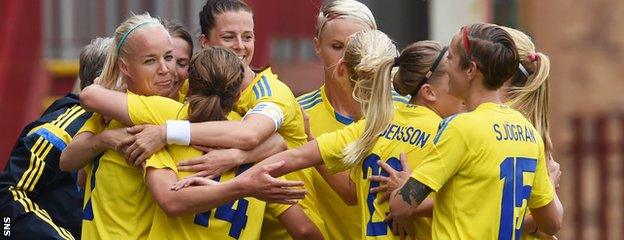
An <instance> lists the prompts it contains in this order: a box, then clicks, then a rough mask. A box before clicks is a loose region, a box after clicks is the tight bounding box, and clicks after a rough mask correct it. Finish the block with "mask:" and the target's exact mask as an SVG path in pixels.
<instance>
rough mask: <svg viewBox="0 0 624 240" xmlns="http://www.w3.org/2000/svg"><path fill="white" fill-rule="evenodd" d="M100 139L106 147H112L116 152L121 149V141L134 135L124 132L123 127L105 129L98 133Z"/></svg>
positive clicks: (130, 139) (131, 138)
mask: <svg viewBox="0 0 624 240" xmlns="http://www.w3.org/2000/svg"><path fill="white" fill-rule="evenodd" d="M98 137H99V138H100V141H101V142H102V143H103V144H104V146H105V147H106V148H108V149H113V150H115V151H117V152H121V151H122V147H123V143H124V142H126V141H132V140H133V139H134V136H132V134H129V133H127V132H126V130H125V129H123V128H118V129H107V130H104V131H102V133H100V134H98Z"/></svg>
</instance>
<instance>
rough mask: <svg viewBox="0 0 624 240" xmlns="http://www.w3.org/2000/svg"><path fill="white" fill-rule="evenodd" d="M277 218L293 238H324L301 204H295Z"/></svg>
mask: <svg viewBox="0 0 624 240" xmlns="http://www.w3.org/2000/svg"><path fill="white" fill-rule="evenodd" d="M277 220H278V221H279V222H280V223H281V224H282V226H284V228H286V231H288V233H289V234H290V236H292V237H293V239H296V240H300V239H323V235H322V234H321V231H320V230H319V229H318V228H317V227H316V225H314V223H312V221H311V220H310V218H308V216H307V215H306V214H305V213H304V212H303V209H302V208H301V206H299V204H295V205H293V206H291V207H290V208H288V210H286V211H284V212H283V213H282V214H280V215H279V216H277Z"/></svg>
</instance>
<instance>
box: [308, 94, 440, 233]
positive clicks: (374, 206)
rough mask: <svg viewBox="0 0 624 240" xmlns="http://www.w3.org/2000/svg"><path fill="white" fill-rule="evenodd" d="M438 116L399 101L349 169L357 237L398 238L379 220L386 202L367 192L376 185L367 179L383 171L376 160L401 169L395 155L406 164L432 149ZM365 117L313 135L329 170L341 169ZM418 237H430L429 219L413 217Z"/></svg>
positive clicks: (412, 163)
mask: <svg viewBox="0 0 624 240" xmlns="http://www.w3.org/2000/svg"><path fill="white" fill-rule="evenodd" d="M440 120H441V119H440V117H439V116H438V115H436V114H435V113H434V112H433V111H431V110H430V109H428V108H426V107H422V106H417V105H412V104H403V105H402V106H400V107H398V108H397V109H396V110H395V112H394V116H393V119H392V122H391V124H390V125H389V126H388V128H387V129H386V130H385V131H384V132H382V134H380V136H379V138H378V140H377V142H376V143H375V145H374V147H373V149H372V151H371V153H370V154H369V155H368V156H367V157H366V158H365V159H363V160H362V161H361V162H360V163H358V164H357V165H356V166H355V167H354V168H352V169H351V172H350V177H351V180H352V181H353V182H354V183H355V185H356V188H357V196H358V202H359V203H360V204H359V208H360V213H361V216H362V217H361V220H360V223H361V226H363V227H362V230H361V233H360V234H361V239H399V236H396V235H394V234H393V233H392V231H391V229H390V225H389V224H387V223H385V222H384V221H383V220H384V218H385V217H386V213H388V212H389V206H388V202H387V201H386V202H382V203H379V202H377V199H378V198H379V197H380V196H381V194H379V195H378V194H376V193H370V189H371V188H373V187H376V186H379V183H377V182H370V181H369V180H368V177H369V176H373V175H386V176H387V173H386V172H385V171H383V169H382V168H381V167H379V165H378V164H377V161H380V160H381V161H385V162H386V163H388V165H390V166H392V167H393V168H394V169H396V170H402V167H401V163H400V161H399V156H400V154H401V153H402V152H404V153H406V154H407V157H408V163H407V164H408V165H409V167H410V168H413V167H415V166H416V165H418V164H419V163H420V162H421V160H422V157H423V156H425V154H426V153H427V152H429V151H431V149H432V145H433V138H434V136H435V132H436V130H437V126H438V124H439V122H440ZM365 121H366V120H362V121H359V122H357V123H355V124H351V125H349V126H347V127H345V128H344V129H341V130H338V131H335V132H331V133H326V134H323V135H321V136H319V137H317V138H316V140H317V141H318V147H319V152H320V154H321V157H322V158H323V161H324V162H325V165H326V166H327V167H328V168H329V169H330V170H332V171H341V170H344V169H345V166H344V164H343V163H342V162H341V160H342V159H343V158H344V154H343V150H344V148H345V147H346V146H348V145H349V144H351V143H353V142H355V141H356V140H357V139H358V138H359V137H360V136H361V135H362V133H363V132H364V126H365ZM414 224H415V229H416V231H417V237H418V239H431V237H430V236H431V219H429V218H416V219H414Z"/></svg>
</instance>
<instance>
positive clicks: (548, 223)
mask: <svg viewBox="0 0 624 240" xmlns="http://www.w3.org/2000/svg"><path fill="white" fill-rule="evenodd" d="M531 215H532V216H533V218H534V219H535V224H536V225H537V227H538V228H539V230H540V231H542V232H544V233H546V234H548V235H555V234H557V232H559V230H560V229H561V224H562V222H563V206H562V204H561V201H560V200H559V197H558V196H557V194H556V193H555V196H554V199H553V201H551V202H550V203H548V204H546V206H544V207H541V208H537V209H531Z"/></svg>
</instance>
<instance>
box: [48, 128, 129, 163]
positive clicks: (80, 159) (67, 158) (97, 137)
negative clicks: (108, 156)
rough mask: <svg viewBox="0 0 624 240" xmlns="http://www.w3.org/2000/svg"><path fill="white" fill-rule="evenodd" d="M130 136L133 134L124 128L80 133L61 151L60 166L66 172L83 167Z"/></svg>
mask: <svg viewBox="0 0 624 240" xmlns="http://www.w3.org/2000/svg"><path fill="white" fill-rule="evenodd" d="M128 138H132V135H130V134H128V133H127V132H126V130H125V129H124V128H120V129H111V130H104V131H102V132H101V133H99V134H93V133H92V132H81V133H78V134H77V135H76V136H74V138H73V139H72V141H71V142H70V143H69V144H68V145H67V148H65V150H64V151H63V152H62V153H61V157H60V161H59V168H60V169H61V170H63V171H66V172H71V171H75V170H78V169H81V168H83V167H85V166H86V165H87V164H89V163H90V162H91V161H93V159H95V158H96V157H97V156H98V155H99V154H101V153H102V152H104V151H106V150H108V149H115V148H116V147H117V146H119V145H120V143H121V142H123V141H126V140H127V139H128Z"/></svg>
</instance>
